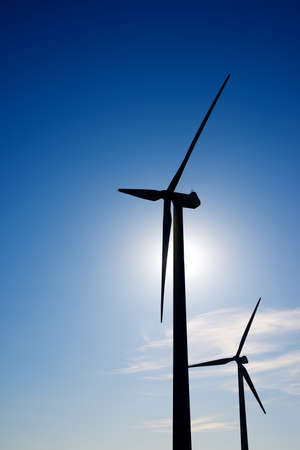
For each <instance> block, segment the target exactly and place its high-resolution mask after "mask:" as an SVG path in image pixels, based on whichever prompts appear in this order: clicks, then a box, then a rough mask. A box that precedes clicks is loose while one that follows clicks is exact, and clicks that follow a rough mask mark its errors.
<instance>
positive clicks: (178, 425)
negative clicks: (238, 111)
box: [119, 75, 229, 450]
mask: <svg viewBox="0 0 300 450" xmlns="http://www.w3.org/2000/svg"><path fill="white" fill-rule="evenodd" d="M228 79H229V75H228V76H227V78H226V80H225V81H224V83H223V85H222V86H221V89H220V90H219V92H218V94H217V96H216V98H215V99H214V101H213V103H212V105H211V107H210V108H209V110H208V112H207V114H206V116H205V118H204V120H203V121H202V123H201V125H200V128H199V129H198V131H197V133H196V135H195V137H194V139H193V142H192V143H191V145H190V148H189V149H188V151H187V153H186V155H185V158H184V160H183V161H182V163H181V165H180V167H179V169H178V170H177V172H176V174H175V176H174V178H173V179H172V181H171V183H170V184H169V186H168V188H167V190H163V191H155V190H148V189H119V191H121V192H124V193H125V194H130V195H134V196H136V197H140V198H143V199H146V200H152V201H156V200H159V199H162V200H163V201H164V215H163V239H162V283H161V320H162V318H163V304H164V289H165V277H166V265H167V255H168V247H169V239H170V230H171V222H172V217H171V202H172V203H173V212H174V213H173V220H174V226H173V234H174V238H173V248H174V261H173V450H191V447H192V443H191V418H190V394H189V372H188V350H187V331H186V301H185V274H184V242H183V208H197V206H199V205H200V200H199V198H198V196H197V194H196V193H195V192H191V193H190V194H189V195H187V194H181V193H177V192H174V191H175V188H176V186H177V184H178V182H179V180H180V177H181V175H182V172H183V170H184V168H185V166H186V164H187V162H188V159H189V157H190V155H191V153H192V151H193V148H194V147H195V144H196V142H197V140H198V138H199V136H200V134H201V132H202V130H203V128H204V126H205V124H206V122H207V120H208V118H209V116H210V114H211V112H212V110H213V108H214V106H215V104H216V102H217V100H218V98H219V96H220V95H221V92H222V90H223V89H224V87H225V84H226V83H227V81H228Z"/></svg>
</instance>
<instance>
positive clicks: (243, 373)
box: [189, 299, 266, 450]
mask: <svg viewBox="0 0 300 450" xmlns="http://www.w3.org/2000/svg"><path fill="white" fill-rule="evenodd" d="M260 300H261V299H259V300H258V302H257V304H256V306H255V308H254V311H253V313H252V315H251V317H250V319H249V322H248V324H247V326H246V328H245V331H244V334H243V336H242V339H241V342H240V345H239V347H238V350H237V352H236V354H235V355H234V356H233V357H231V358H222V359H216V360H214V361H208V362H204V363H200V364H193V365H191V366H189V367H202V366H219V365H222V364H227V363H229V362H231V361H235V362H236V363H237V367H238V384H239V405H240V433H241V449H242V450H248V435H247V421H246V407H245V394H244V379H245V380H246V382H247V384H248V386H249V388H250V389H251V391H252V393H253V395H254V397H255V398H256V400H257V401H258V403H259V405H260V407H261V409H262V410H263V412H264V413H265V414H266V411H265V408H264V407H263V405H262V402H261V401H260V398H259V396H258V394H257V392H256V390H255V387H254V385H253V383H252V381H251V378H250V376H249V374H248V372H247V369H246V368H245V367H244V364H247V363H248V358H247V356H240V354H241V351H242V349H243V346H244V343H245V341H246V338H247V335H248V333H249V330H250V327H251V324H252V321H253V319H254V316H255V313H256V310H257V308H258V305H259V303H260Z"/></svg>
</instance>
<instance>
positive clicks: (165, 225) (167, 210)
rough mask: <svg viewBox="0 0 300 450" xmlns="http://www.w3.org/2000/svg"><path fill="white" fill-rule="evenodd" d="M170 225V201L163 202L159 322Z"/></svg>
mask: <svg viewBox="0 0 300 450" xmlns="http://www.w3.org/2000/svg"><path fill="white" fill-rule="evenodd" d="M171 224H172V216H171V202H170V200H165V201H164V216H163V236H162V267H161V305H160V321H161V322H162V320H163V309H164V293H165V280H166V270H167V258H168V249H169V240H170V231H171Z"/></svg>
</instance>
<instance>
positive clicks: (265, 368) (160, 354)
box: [113, 308, 300, 395]
mask: <svg viewBox="0 0 300 450" xmlns="http://www.w3.org/2000/svg"><path fill="white" fill-rule="evenodd" d="M251 313H252V311H249V310H247V311H245V310H241V309H233V308H230V309H229V308H227V309H220V310H216V311H212V312H208V313H205V314H201V315H198V316H195V317H193V318H192V319H191V320H190V321H189V323H188V344H189V362H190V364H194V363H197V362H201V361H208V360H212V359H217V358H222V357H230V356H232V355H234V354H235V352H236V350H237V348H238V345H239V342H240V339H241V337H242V334H243V332H244V329H245V327H246V325H247V323H248V320H249V318H250V315H251ZM299 332H300V308H295V309H285V310H275V309H265V310H260V309H258V311H257V314H256V316H255V319H254V321H253V324H252V326H251V329H250V332H249V334H248V337H247V340H246V342H245V345H244V348H243V351H242V354H246V355H248V356H249V355H250V358H249V369H248V370H249V373H250V375H251V377H252V376H254V377H255V376H256V374H262V375H263V374H264V373H266V372H269V371H276V376H275V377H274V379H276V380H277V381H276V383H273V385H272V386H273V388H274V389H281V390H282V391H284V392H287V393H290V394H293V395H295V394H297V395H298V394H299V393H300V386H299V383H298V382H297V377H298V376H299V372H300V349H295V342H297V339H295V334H296V333H299ZM291 348H293V349H291ZM171 352H172V330H171V329H168V330H166V331H165V335H164V337H163V338H162V339H154V340H151V339H147V342H146V343H145V344H144V345H142V346H140V347H139V348H138V353H137V354H138V356H137V357H136V358H135V359H134V360H133V362H132V363H131V364H129V365H128V366H127V367H124V368H121V369H116V370H115V371H113V373H119V374H134V373H139V372H143V373H144V374H145V375H144V377H145V378H147V379H151V380H154V379H155V380H166V379H170V376H171V371H172V368H171V354H172V353H171ZM270 353H271V354H272V355H273V356H270ZM268 354H269V355H268ZM263 355H266V357H264V358H263V359H262V356H263ZM254 358H255V359H254ZM235 370H236V367H235V366H234V364H228V365H226V366H219V367H217V368H199V369H193V370H191V371H190V376H191V377H193V378H205V377H207V376H211V375H214V376H221V375H222V376H224V375H226V374H228V375H229V374H232V373H233V372H234V371H235ZM283 379H284V380H285V383H281V380H283ZM225 384H226V383H225ZM267 386H269V387H270V383H265V382H264V379H263V376H261V377H260V378H259V386H258V387H259V388H260V389H261V388H268V387H267Z"/></svg>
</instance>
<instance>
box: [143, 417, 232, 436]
mask: <svg viewBox="0 0 300 450" xmlns="http://www.w3.org/2000/svg"><path fill="white" fill-rule="evenodd" d="M138 428H145V429H148V430H152V431H154V432H156V433H171V431H172V421H171V420H170V419H159V420H153V421H147V422H144V424H143V425H140V426H139V427H138ZM191 428H192V431H193V432H194V433H200V432H203V431H220V430H222V431H223V430H233V429H235V428H236V425H235V424H234V423H233V422H224V421H220V420H218V417H216V416H213V417H198V418H197V419H194V420H192V421H191Z"/></svg>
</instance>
